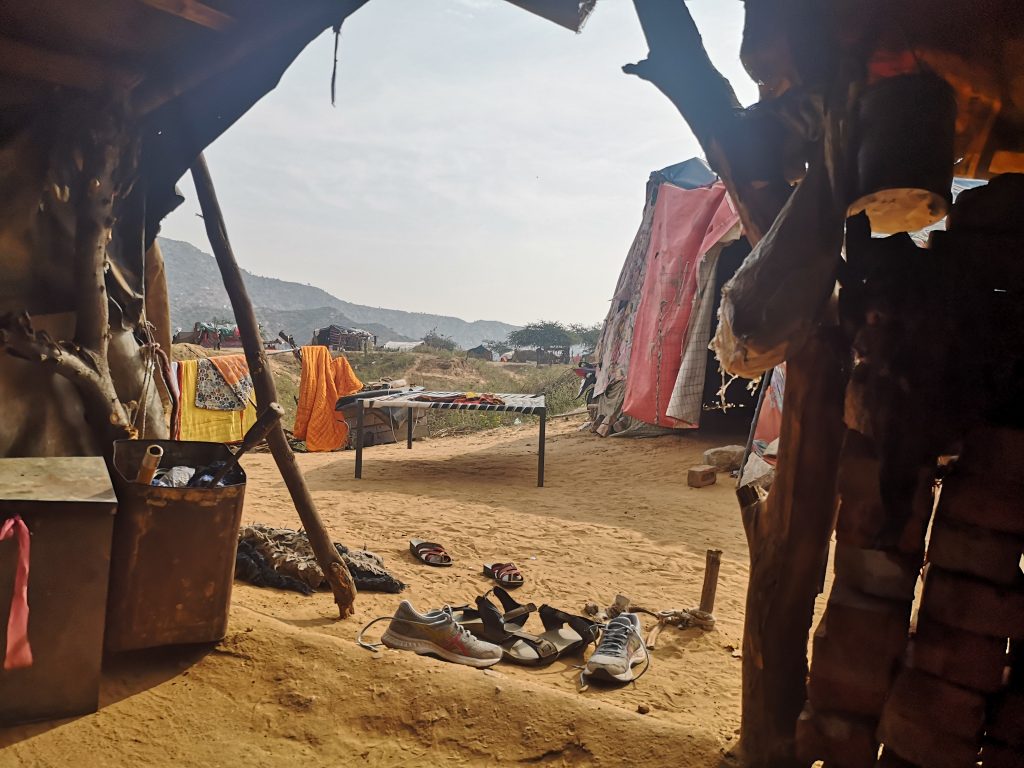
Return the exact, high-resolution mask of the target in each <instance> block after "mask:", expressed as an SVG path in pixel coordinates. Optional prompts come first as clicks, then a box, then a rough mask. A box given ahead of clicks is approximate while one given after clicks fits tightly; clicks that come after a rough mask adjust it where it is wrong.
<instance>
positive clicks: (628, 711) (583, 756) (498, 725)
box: [0, 419, 748, 768]
mask: <svg viewBox="0 0 1024 768" xmlns="http://www.w3.org/2000/svg"><path fill="white" fill-rule="evenodd" d="M579 424H580V422H579V420H578V419H570V420H554V421H552V422H551V424H550V426H549V431H548V436H549V439H548V461H547V486H546V487H545V488H537V487H535V477H536V476H535V472H536V458H535V453H534V452H535V450H536V430H535V427H533V426H531V425H528V424H524V425H522V426H520V427H511V428H503V429H499V430H493V431H489V432H484V433H478V434H475V435H470V436H465V437H457V438H446V439H440V440H425V441H419V442H417V443H416V445H415V448H414V450H413V451H411V452H410V451H407V450H406V448H405V445H404V444H398V445H391V446H379V447H374V448H372V449H368V450H367V451H366V454H365V467H364V479H363V480H361V481H357V480H354V479H353V460H354V456H353V454H352V452H343V453H333V454H309V455H302V456H300V457H299V461H300V463H301V465H302V467H303V469H304V470H305V472H306V477H307V479H308V482H309V484H310V487H311V490H312V492H313V495H314V497H315V499H316V502H317V504H318V505H319V508H320V511H321V514H322V515H323V517H324V519H325V521H326V523H327V525H328V527H329V529H330V531H331V533H332V535H333V536H334V537H335V539H336V540H338V541H342V542H345V543H347V544H349V545H353V546H363V545H365V546H366V547H367V548H369V549H371V550H373V551H375V552H377V553H378V554H380V555H382V556H383V557H384V558H385V561H386V563H387V565H388V567H389V568H390V569H391V570H392V571H393V572H394V573H395V574H396V575H397V576H398V577H399V578H401V579H402V580H403V581H405V582H407V583H408V584H409V588H408V589H407V590H406V591H405V593H403V595H402V596H401V597H404V598H406V599H409V600H411V601H412V602H413V604H414V605H416V606H417V607H418V608H420V609H421V610H425V609H428V608H431V607H439V606H441V605H443V604H445V603H449V604H459V603H466V602H471V601H472V598H473V597H474V596H476V595H478V594H481V593H483V592H485V591H486V590H487V589H488V588H489V586H490V584H489V582H488V580H487V579H485V578H484V577H483V576H482V574H481V564H482V563H484V562H487V561H490V560H492V559H493V560H499V559H500V560H508V559H511V560H514V561H515V562H517V563H518V564H519V566H520V568H521V569H522V571H523V572H524V574H525V576H526V579H527V584H526V586H524V587H523V588H522V589H520V590H519V591H518V593H517V596H518V597H519V599H520V600H521V601H523V602H525V601H528V600H529V601H533V602H535V603H537V604H540V603H544V602H547V603H550V604H551V605H553V606H555V607H559V608H562V609H563V610H567V611H572V612H576V613H579V612H581V611H582V608H583V605H584V603H585V602H586V601H588V600H594V601H596V602H598V603H599V604H601V605H608V604H610V603H611V602H612V601H613V600H614V598H615V596H616V595H617V594H619V593H622V594H624V595H627V596H629V597H631V598H632V599H633V600H634V601H635V602H637V603H639V604H642V605H644V606H646V607H649V608H652V609H668V608H692V607H696V604H697V603H698V601H699V597H700V589H701V583H702V579H703V570H704V559H705V555H704V553H705V550H706V549H707V548H709V547H714V548H719V549H722V550H723V551H724V555H723V562H722V568H721V580H720V585H719V589H718V601H717V605H716V607H715V615H716V617H717V620H718V623H717V626H716V628H715V629H714V630H713V631H711V632H703V631H701V630H698V629H689V630H678V629H675V628H671V627H670V628H667V629H666V630H665V632H664V633H662V635H661V638H660V639H659V641H658V645H657V648H656V649H655V650H654V651H652V652H651V659H652V663H651V666H650V671H649V672H648V673H646V674H645V675H644V676H643V677H642V678H641V679H640V680H639V681H638V682H637V683H635V684H631V685H627V686H625V687H621V688H604V687H595V686H592V687H590V688H589V689H588V690H586V691H584V692H580V691H578V689H577V679H578V669H577V668H576V667H575V665H576V664H578V663H579V661H578V660H577V659H570V660H566V661H564V662H563V661H559V662H556V663H555V664H554V665H552V666H550V667H547V668H544V669H526V668H521V667H515V666H510V665H507V664H500V665H498V666H497V667H494V668H493V669H491V670H487V671H480V670H474V669H469V668H466V667H460V666H457V665H453V664H448V663H445V662H442V661H439V660H435V659H430V658H426V657H419V656H415V655H413V654H409V653H405V652H399V651H391V650H386V649H385V650H383V651H381V652H369V651H366V650H364V649H362V648H360V647H359V646H358V645H356V643H355V642H354V638H355V635H356V633H357V631H358V630H359V628H360V627H361V626H362V625H363V624H364V623H365V622H367V621H369V620H370V619H372V618H375V617H377V616H381V615H388V614H390V613H392V612H393V610H394V608H395V606H396V605H397V603H398V601H399V600H400V599H401V597H399V596H395V595H381V594H373V593H362V594H360V596H359V600H358V604H357V614H356V616H355V617H354V618H350V619H348V620H346V621H343V622H339V621H337V620H336V616H337V614H336V611H335V609H334V605H333V602H332V599H331V596H330V595H329V594H328V593H320V594H317V595H315V596H312V597H303V596H301V595H298V594H295V593H290V592H278V591H275V590H269V589H257V588H254V587H251V586H249V585H245V584H241V583H236V585H235V592H234V599H233V605H232V609H231V622H230V628H229V631H228V635H227V637H226V638H225V640H224V641H223V642H221V643H220V644H218V645H216V646H215V647H212V648H211V647H202V648H189V649H166V650H162V651H158V652H145V653H139V654H128V655H125V656H124V657H121V658H116V659H113V660H111V662H110V663H109V664H108V665H107V668H106V671H105V674H104V680H103V687H102V696H101V699H102V700H101V704H102V707H101V709H100V711H99V712H98V713H96V714H93V715H89V716H85V717H81V718H77V719H74V720H70V721H64V722H61V723H47V724H40V725H33V726H25V727H21V728H15V729H7V730H0V748H2V749H0V766H4V767H6V766H16V765H17V766H64V765H68V764H71V763H74V764H75V765H76V766H79V767H80V768H88V767H91V766H120V765H136V766H139V765H145V766H151V765H152V766H163V765H203V766H207V765H209V766H232V767H233V768H236V767H237V766H247V767H248V766H277V765H286V764H298V763H293V762H292V761H295V760H298V759H304V763H303V764H305V765H325V766H326V765H331V766H336V765H349V764H359V765H379V766H398V765H409V764H415V763H419V762H420V761H421V760H423V759H424V758H426V759H429V760H430V761H431V762H434V763H441V764H445V765H497V764H512V763H539V764H545V765H609V766H611V765H622V764H624V763H626V762H629V763H630V764H632V765H633V766H663V765H673V766H708V765H717V764H718V763H720V762H721V761H723V760H725V761H726V762H727V763H730V762H731V756H729V755H728V753H729V751H730V750H731V749H732V748H733V747H734V745H735V743H736V740H737V732H738V727H739V713H740V707H739V701H740V666H741V659H740V654H739V651H738V649H739V647H740V637H741V632H742V621H743V601H744V593H745V587H746V580H747V572H748V569H747V550H746V543H745V539H744V535H743V529H742V526H741V524H740V521H739V510H738V508H737V505H736V501H735V496H734V494H733V488H732V485H733V481H731V480H730V479H729V478H728V476H726V475H719V482H718V484H717V485H714V486H711V487H708V488H702V489H692V488H689V487H687V485H686V472H685V470H686V468H687V467H688V466H690V465H693V464H697V463H700V456H701V453H702V452H703V450H704V449H705V448H707V447H712V446H713V445H720V444H725V443H729V442H735V441H736V440H735V436H733V437H731V438H724V439H723V438H717V439H710V438H702V437H698V436H694V435H690V436H685V437H675V436H670V437H663V438H657V439H650V440H616V439H608V440H601V439H599V438H596V437H594V436H593V435H591V434H589V433H587V432H579V431H577V428H578V427H579ZM244 464H245V467H246V470H247V471H248V473H249V486H248V489H247V497H246V505H245V513H244V520H245V521H261V522H268V523H277V524H284V525H290V526H296V525H297V523H296V518H295V513H294V510H293V509H292V507H291V506H290V503H289V501H288V497H287V493H286V491H285V489H284V486H283V484H282V482H281V480H280V478H279V477H278V476H277V473H276V469H275V468H274V465H273V462H272V459H271V457H270V456H269V455H266V454H258V455H252V456H250V457H247V458H246V459H245V461H244ZM410 537H419V538H424V539H429V540H434V541H440V542H443V543H444V544H445V546H446V547H447V548H448V551H449V552H450V553H451V554H452V555H453V557H454V558H455V559H456V561H457V562H456V564H455V565H454V567H452V568H431V567H428V566H425V565H422V564H419V563H418V562H417V561H415V560H414V559H412V558H411V557H410V555H409V553H408V540H409V538H410ZM530 620H531V622H537V623H538V626H539V620H538V619H537V617H531V619H530ZM652 622H653V620H652V619H650V618H645V619H644V622H643V623H644V627H645V629H647V628H649V627H650V626H652ZM384 626H386V624H384V623H381V624H378V625H377V626H376V627H375V628H374V629H373V630H371V635H372V636H373V637H374V638H376V637H377V636H379V631H380V630H382V629H383V628H384ZM641 706H642V708H644V709H649V712H648V713H647V714H640V713H639V712H638V707H641Z"/></svg>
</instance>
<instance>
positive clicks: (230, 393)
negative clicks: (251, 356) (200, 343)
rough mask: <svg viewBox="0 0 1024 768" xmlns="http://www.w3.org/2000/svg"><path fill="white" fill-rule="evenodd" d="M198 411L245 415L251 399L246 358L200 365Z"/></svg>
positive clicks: (203, 361) (203, 360)
mask: <svg viewBox="0 0 1024 768" xmlns="http://www.w3.org/2000/svg"><path fill="white" fill-rule="evenodd" d="M197 366H198V367H197V374H196V397H195V403H196V408H206V409H208V410H211V411H244V410H245V408H246V406H247V405H248V404H249V400H250V398H251V396H252V390H253V386H252V377H250V376H249V367H248V366H247V365H246V363H245V357H244V356H243V355H229V356H227V358H221V359H220V360H218V361H215V359H214V358H208V357H207V358H201V359H200V360H199V361H198V362H197Z"/></svg>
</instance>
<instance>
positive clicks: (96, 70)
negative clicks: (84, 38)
mask: <svg viewBox="0 0 1024 768" xmlns="http://www.w3.org/2000/svg"><path fill="white" fill-rule="evenodd" d="M0 62H3V64H0V69H2V71H3V73H4V74H5V75H13V76H17V77H22V78H25V79H27V80H35V81H37V82H42V83H50V84H51V85H62V86H66V87H68V88H77V89H79V90H83V91H100V90H111V89H131V88H133V87H135V86H136V85H138V83H139V82H141V81H142V73H140V72H133V71H131V70H127V69H124V68H121V67H117V66H114V65H111V64H109V63H107V62H103V61H100V60H98V59H94V58H91V57H88V56H79V55H75V54H70V53H61V52H58V51H51V50H48V49H46V48H39V47H37V46H34V45H29V44H28V43H23V42H20V41H18V40H12V39H10V38H7V37H0Z"/></svg>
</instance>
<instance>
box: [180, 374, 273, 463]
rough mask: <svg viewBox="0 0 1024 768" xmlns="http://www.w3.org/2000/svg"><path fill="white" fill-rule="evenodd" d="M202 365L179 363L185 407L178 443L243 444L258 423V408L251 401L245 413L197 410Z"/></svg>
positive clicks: (181, 417)
mask: <svg viewBox="0 0 1024 768" xmlns="http://www.w3.org/2000/svg"><path fill="white" fill-rule="evenodd" d="M198 380H199V361H198V360H181V361H179V362H178V385H179V387H180V390H181V403H180V408H179V409H178V410H179V411H180V414H179V424H178V430H177V435H176V438H175V439H177V440H199V441H202V442H209V443H240V442H241V441H242V438H243V437H244V436H245V433H246V431H247V430H248V429H249V427H251V426H252V425H253V424H255V423H256V405H255V404H254V403H253V402H252V399H251V398H250V399H249V401H248V403H247V404H246V406H245V410H241V411H220V410H213V409H211V408H197V407H196V388H197V384H198Z"/></svg>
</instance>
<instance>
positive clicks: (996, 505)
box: [939, 474, 1024, 536]
mask: <svg viewBox="0 0 1024 768" xmlns="http://www.w3.org/2000/svg"><path fill="white" fill-rule="evenodd" d="M939 499H940V500H939V511H940V512H939V514H940V516H941V517H942V518H944V519H950V520H960V521H962V522H965V523H969V524H971V525H977V526H979V527H981V528H991V529H992V530H995V531H1003V532H1005V533H1012V534H1015V535H1017V536H1024V514H1021V507H1024V486H1021V485H1019V484H1017V483H1006V482H1002V481H1001V479H1000V478H999V477H998V476H997V477H996V478H994V479H993V478H991V477H977V476H973V475H966V474H954V475H952V476H951V477H948V478H946V480H945V481H944V482H943V483H942V493H941V494H940V497H939Z"/></svg>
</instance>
